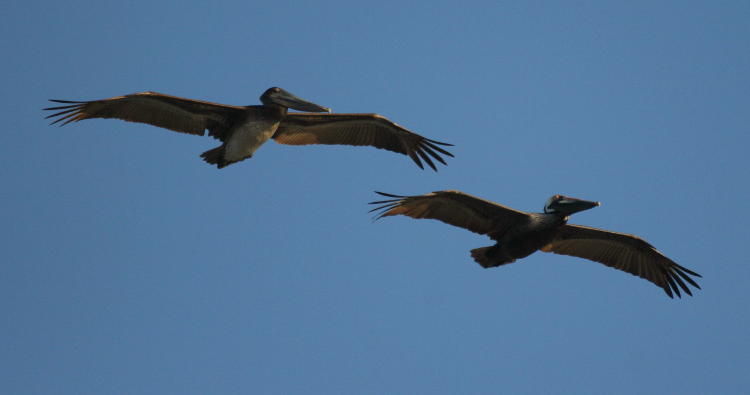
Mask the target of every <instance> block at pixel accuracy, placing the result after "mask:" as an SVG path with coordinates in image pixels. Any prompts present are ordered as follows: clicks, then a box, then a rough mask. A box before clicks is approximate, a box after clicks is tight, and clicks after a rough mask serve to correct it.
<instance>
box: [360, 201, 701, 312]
mask: <svg viewBox="0 0 750 395" xmlns="http://www.w3.org/2000/svg"><path fill="white" fill-rule="evenodd" d="M376 193H378V194H380V195H383V196H387V197H390V198H393V199H388V200H382V201H377V202H372V203H370V204H378V205H380V206H379V207H376V208H374V209H373V210H371V211H379V214H378V216H377V217H376V219H379V218H382V217H388V216H392V215H399V214H401V215H406V216H409V217H412V218H430V219H437V220H439V221H442V222H445V223H447V224H450V225H453V226H458V227H461V228H464V229H468V230H470V231H472V232H475V233H479V234H483V235H487V236H489V237H490V238H491V239H492V240H495V241H496V242H497V243H496V244H495V245H494V246H489V247H482V248H476V249H473V250H471V256H472V257H473V258H474V260H475V261H477V263H479V264H480V265H482V267H484V268H490V267H495V266H500V265H504V264H506V263H511V262H514V261H515V260H516V259H520V258H525V257H527V256H529V255H531V254H532V253H534V252H535V251H537V250H542V251H544V252H552V253H555V254H563V255H570V256H575V257H579V258H584V259H589V260H592V261H596V262H599V263H603V264H605V265H607V266H609V267H613V268H615V269H619V270H622V271H625V272H628V273H630V274H633V275H636V276H638V277H641V278H643V279H646V280H648V281H651V282H652V283H654V284H656V285H657V286H659V287H661V288H662V289H663V290H664V292H666V293H667V295H669V297H670V298H671V297H673V293H674V294H677V296H678V297H680V296H681V295H680V288H682V290H683V291H684V292H685V293H687V294H688V295H691V296H692V293H691V292H690V289H689V288H688V287H687V285H686V284H685V281H686V282H688V283H689V284H691V285H692V286H694V287H696V288H698V289H700V287H699V286H698V284H696V282H695V281H693V279H691V278H690V277H689V276H688V275H691V276H696V277H701V276H700V275H699V274H698V273H695V272H693V271H690V270H688V269H686V268H684V267H682V266H680V265H678V264H677V263H675V262H673V261H672V260H671V259H669V258H667V257H666V256H664V255H662V254H661V253H660V252H659V251H657V250H656V249H655V248H654V247H653V246H652V245H651V244H649V243H648V242H646V241H645V240H643V239H641V238H639V237H638V236H634V235H629V234H625V233H615V232H610V231H606V230H601V229H595V228H589V227H585V226H579V225H567V224H566V223H567V222H568V217H569V216H570V215H571V214H574V213H577V212H579V211H583V210H588V209H590V208H593V207H596V206H599V202H590V201H586V200H580V199H574V198H571V197H567V196H562V195H555V196H552V197H551V198H549V200H547V203H546V205H545V206H544V213H527V212H523V211H518V210H514V209H512V208H509V207H505V206H502V205H499V204H497V203H493V202H490V201H487V200H484V199H480V198H478V197H475V196H472V195H469V194H465V193H463V192H459V191H439V192H433V193H428V194H426V195H420V196H398V195H391V194H388V193H382V192H376ZM683 280H684V281H683Z"/></svg>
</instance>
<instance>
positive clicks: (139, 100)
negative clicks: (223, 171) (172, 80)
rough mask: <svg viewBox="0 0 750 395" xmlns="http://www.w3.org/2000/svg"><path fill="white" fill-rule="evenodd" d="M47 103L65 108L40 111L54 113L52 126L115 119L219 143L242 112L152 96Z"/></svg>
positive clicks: (230, 107) (195, 101)
mask: <svg viewBox="0 0 750 395" xmlns="http://www.w3.org/2000/svg"><path fill="white" fill-rule="evenodd" d="M50 101H52V102H55V103H63V104H66V105H64V106H57V107H48V108H45V109H44V110H47V111H58V112H56V113H54V114H52V115H49V116H47V117H46V118H56V119H55V120H54V121H53V122H52V124H56V123H58V122H62V123H61V124H60V126H63V125H67V124H69V123H71V122H77V121H81V120H84V119H90V118H116V119H122V120H124V121H129V122H139V123H146V124H149V125H154V126H158V127H160V128H166V129H169V130H174V131H175V132H181V133H189V134H195V135H199V136H203V135H204V134H205V130H206V129H208V130H209V134H210V135H211V136H214V137H217V138H219V139H222V136H223V135H224V134H225V133H226V131H227V130H228V129H229V128H230V127H231V122H232V119H233V117H232V116H233V115H237V114H238V113H241V112H242V111H244V109H245V108H244V107H238V106H227V105H224V104H217V103H210V102H206V101H199V100H191V99H184V98H181V97H175V96H169V95H164V94H161V93H156V92H141V93H133V94H130V95H125V96H117V97H113V98H109V99H103V100H92V101H69V100H50Z"/></svg>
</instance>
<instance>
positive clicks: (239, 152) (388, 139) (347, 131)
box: [44, 87, 453, 170]
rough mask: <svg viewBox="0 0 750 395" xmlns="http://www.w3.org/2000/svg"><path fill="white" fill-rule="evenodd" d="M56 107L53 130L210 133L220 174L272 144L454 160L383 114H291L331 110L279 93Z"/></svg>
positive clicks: (132, 98) (134, 98)
mask: <svg viewBox="0 0 750 395" xmlns="http://www.w3.org/2000/svg"><path fill="white" fill-rule="evenodd" d="M50 101H52V102H55V103H63V104H66V105H63V106H56V107H49V108H45V109H44V110H48V111H58V112H56V113H54V114H52V115H49V116H47V117H46V118H55V117H57V118H56V119H55V120H54V121H53V122H52V124H56V123H58V122H61V121H64V122H62V123H61V124H60V126H63V125H67V124H68V123H71V122H77V121H81V120H84V119H90V118H117V119H122V120H125V121H130V122H140V123H146V124H150V125H154V126H158V127H161V128H166V129H170V130H174V131H176V132H181V133H188V134H195V135H199V136H203V135H204V134H205V131H206V130H208V135H209V136H212V137H214V138H216V139H218V140H221V142H222V143H223V144H222V145H221V146H219V147H216V148H214V149H212V150H208V151H206V152H204V153H203V154H201V157H202V158H203V160H205V161H206V162H208V163H210V164H215V165H216V166H217V167H218V168H220V169H221V168H222V167H225V166H227V165H230V164H232V163H235V162H239V161H241V160H244V159H247V158H250V157H252V156H253V153H254V152H255V151H256V150H257V149H258V148H260V146H261V145H263V143H265V142H266V141H268V140H269V139H271V138H273V139H274V140H275V141H276V142H278V143H281V144H289V145H308V144H343V145H369V146H373V147H375V148H381V149H386V150H389V151H393V152H396V153H400V154H405V155H408V156H409V157H410V158H411V159H412V160H413V161H414V162H415V163H416V164H417V165H418V166H419V167H420V168H423V166H422V161H421V160H420V158H421V159H422V160H424V161H425V162H427V164H428V165H429V166H430V167H431V168H432V169H433V170H437V169H436V167H435V164H434V163H433V161H432V159H436V160H437V161H438V162H440V163H442V164H445V161H444V160H443V158H442V157H440V154H443V155H447V156H453V155H451V154H450V153H449V152H448V151H445V150H444V149H442V148H440V147H438V145H444V146H449V145H451V144H446V143H441V142H439V141H435V140H430V139H427V138H424V137H422V136H420V135H418V134H416V133H413V132H410V131H408V130H406V129H404V128H403V127H401V126H399V125H397V124H396V123H394V122H391V121H390V120H388V119H386V118H384V117H382V116H380V115H377V114H311V113H287V110H288V109H290V108H291V109H295V110H299V111H310V112H316V113H320V112H330V111H331V110H330V109H329V108H326V107H322V106H319V105H317V104H315V103H311V102H308V101H305V100H302V99H300V98H299V97H297V96H295V95H293V94H291V93H289V92H287V91H285V90H283V89H281V88H277V87H273V88H270V89H268V90H266V91H265V92H264V93H263V95H261V97H260V101H261V103H263V104H262V105H259V106H257V105H256V106H229V105H225V104H217V103H210V102H206V101H199V100H191V99H185V98H181V97H175V96H169V95H165V94H161V93H156V92H141V93H133V94H130V95H125V96H117V97H113V98H109V99H103V100H93V101H69V100H50ZM430 157H432V159H431V158H430Z"/></svg>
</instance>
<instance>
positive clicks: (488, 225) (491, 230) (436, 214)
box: [370, 191, 528, 240]
mask: <svg viewBox="0 0 750 395" xmlns="http://www.w3.org/2000/svg"><path fill="white" fill-rule="evenodd" d="M376 193H378V194H380V195H383V196H387V197H391V198H394V199H389V200H382V201H377V202H371V203H370V204H379V205H380V206H378V207H376V208H374V209H372V210H370V211H379V214H378V216H377V217H376V219H379V218H383V217H389V216H392V215H399V214H401V215H406V216H409V217H412V218H429V219H436V220H438V221H442V222H445V223H446V224H449V225H453V226H457V227H459V228H464V229H468V230H470V231H472V232H474V233H479V234H483V235H488V236H490V237H491V238H493V239H495V240H498V239H499V237H501V236H502V234H503V233H505V231H506V230H507V229H508V228H510V227H512V226H513V225H514V224H517V223H518V222H519V221H523V220H524V219H526V218H527V217H528V214H527V213H524V212H523V211H518V210H514V209H512V208H509V207H505V206H502V205H499V204H497V203H493V202H490V201H488V200H484V199H480V198H478V197H476V196H472V195H469V194H466V193H463V192H459V191H438V192H432V193H428V194H426V195H419V196H399V195H391V194H388V193H383V192H376Z"/></svg>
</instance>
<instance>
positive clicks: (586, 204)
mask: <svg viewBox="0 0 750 395" xmlns="http://www.w3.org/2000/svg"><path fill="white" fill-rule="evenodd" d="M556 206H557V209H558V210H559V211H562V212H564V213H566V214H574V213H577V212H579V211H583V210H588V209H590V208H594V207H597V206H601V203H599V202H592V201H589V200H581V199H575V198H571V197H567V196H566V197H564V198H562V199H560V200H558V201H557V204H556Z"/></svg>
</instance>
